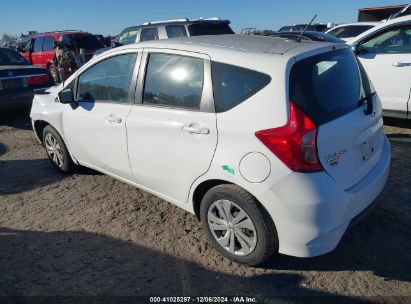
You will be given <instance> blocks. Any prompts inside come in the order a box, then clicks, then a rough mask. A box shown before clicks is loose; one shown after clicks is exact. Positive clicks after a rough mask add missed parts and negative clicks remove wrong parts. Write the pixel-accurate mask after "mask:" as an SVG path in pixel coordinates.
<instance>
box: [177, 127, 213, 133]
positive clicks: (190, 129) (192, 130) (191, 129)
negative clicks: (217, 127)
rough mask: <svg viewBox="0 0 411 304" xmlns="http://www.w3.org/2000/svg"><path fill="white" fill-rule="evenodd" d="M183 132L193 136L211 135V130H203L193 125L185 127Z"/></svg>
mask: <svg viewBox="0 0 411 304" xmlns="http://www.w3.org/2000/svg"><path fill="white" fill-rule="evenodd" d="M182 130H183V131H184V132H187V133H191V134H203V135H207V134H210V129H207V128H203V127H194V126H192V125H189V126H183V128H182Z"/></svg>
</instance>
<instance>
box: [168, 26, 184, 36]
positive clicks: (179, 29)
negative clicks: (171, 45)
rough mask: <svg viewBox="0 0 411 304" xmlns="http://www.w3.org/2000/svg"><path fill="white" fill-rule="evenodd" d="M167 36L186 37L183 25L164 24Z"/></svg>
mask: <svg viewBox="0 0 411 304" xmlns="http://www.w3.org/2000/svg"><path fill="white" fill-rule="evenodd" d="M166 32H167V37H168V38H175V37H186V36H187V31H186V27H185V26H184V25H166Z"/></svg>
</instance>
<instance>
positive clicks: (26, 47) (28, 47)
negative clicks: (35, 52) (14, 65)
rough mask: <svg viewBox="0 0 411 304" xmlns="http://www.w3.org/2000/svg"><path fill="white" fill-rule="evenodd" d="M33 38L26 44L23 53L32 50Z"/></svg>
mask: <svg viewBox="0 0 411 304" xmlns="http://www.w3.org/2000/svg"><path fill="white" fill-rule="evenodd" d="M32 42H33V41H32V40H31V39H30V40H28V41H27V43H26V45H25V46H24V49H23V53H29V52H30V51H31V46H32Z"/></svg>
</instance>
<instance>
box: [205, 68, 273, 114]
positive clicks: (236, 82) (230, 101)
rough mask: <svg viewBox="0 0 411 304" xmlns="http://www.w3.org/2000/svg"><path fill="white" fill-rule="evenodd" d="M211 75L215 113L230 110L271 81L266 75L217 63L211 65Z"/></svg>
mask: <svg viewBox="0 0 411 304" xmlns="http://www.w3.org/2000/svg"><path fill="white" fill-rule="evenodd" d="M211 74H212V80H213V91H214V104H215V110H216V112H217V113H221V112H225V111H228V110H231V109H232V108H234V107H236V106H237V105H239V104H241V103H242V102H244V101H245V100H247V99H248V98H250V97H251V96H253V95H254V94H256V93H257V92H258V91H260V90H262V89H263V88H264V87H265V86H267V85H268V84H269V83H270V81H271V77H270V76H268V75H266V74H263V73H260V72H256V71H253V70H249V69H245V68H241V67H238V66H233V65H229V64H224V63H219V62H212V63H211Z"/></svg>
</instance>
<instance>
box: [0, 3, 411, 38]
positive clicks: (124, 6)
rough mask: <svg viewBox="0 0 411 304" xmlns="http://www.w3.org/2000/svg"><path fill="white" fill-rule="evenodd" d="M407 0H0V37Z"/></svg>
mask: <svg viewBox="0 0 411 304" xmlns="http://www.w3.org/2000/svg"><path fill="white" fill-rule="evenodd" d="M403 3H407V1H406V0H394V1H391V0H385V1H379V0H339V1H335V0H334V1H333V0H328V1H327V0H284V1H277V0H260V1H259V0H254V1H252V0H205V1H198V0H191V1H187V0H168V1H167V0H145V1H144V0H67V1H64V0H35V1H33V0H1V6H0V7H1V9H0V37H1V35H2V34H4V33H6V34H11V35H19V34H20V33H27V31H29V30H36V31H38V32H44V31H53V30H68V29H70V30H84V31H88V32H91V33H94V34H104V35H116V34H118V33H119V32H120V31H121V30H122V29H124V28H125V27H128V26H132V25H139V24H141V23H143V22H146V21H150V20H151V21H155V20H165V19H178V18H189V19H191V18H193V19H195V18H198V17H219V18H221V19H229V20H230V21H231V26H232V28H233V29H234V31H235V32H240V31H241V29H243V28H245V27H256V28H257V29H274V30H276V29H279V28H280V27H281V26H284V25H292V24H297V23H307V22H309V21H310V20H311V18H312V17H313V16H314V15H315V14H317V15H318V17H317V19H316V21H315V22H324V23H328V22H334V23H347V22H355V21H356V20H357V14H358V8H364V7H375V6H386V5H396V4H403Z"/></svg>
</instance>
